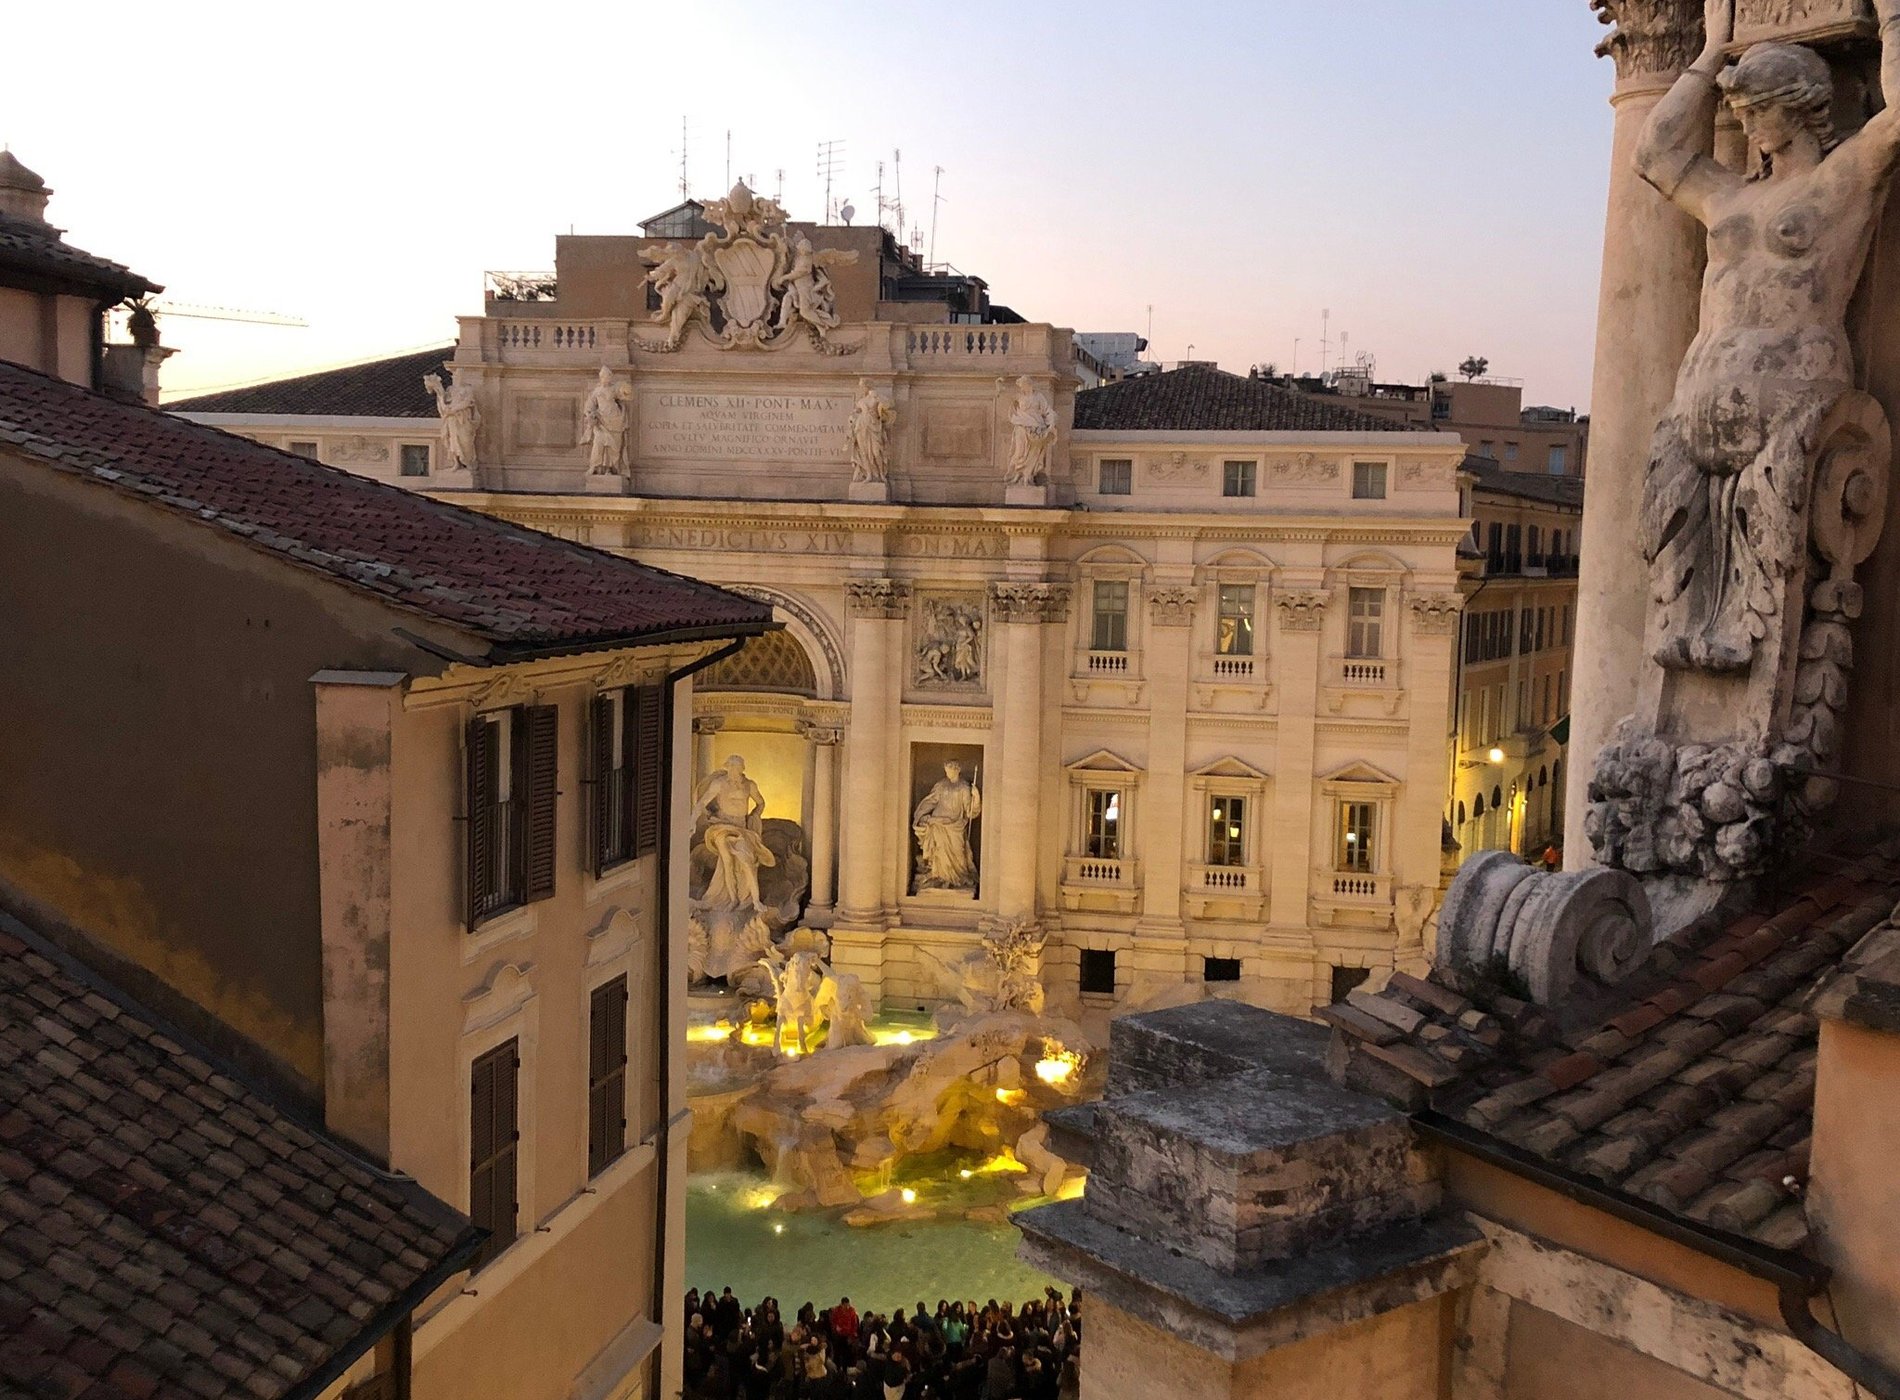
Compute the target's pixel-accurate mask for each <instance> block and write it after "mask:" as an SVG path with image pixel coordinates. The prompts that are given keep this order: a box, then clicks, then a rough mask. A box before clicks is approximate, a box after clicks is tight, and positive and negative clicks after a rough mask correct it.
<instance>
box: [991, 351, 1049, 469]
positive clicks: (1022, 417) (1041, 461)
mask: <svg viewBox="0 0 1900 1400" xmlns="http://www.w3.org/2000/svg"><path fill="white" fill-rule="evenodd" d="M1009 425H1010V427H1011V428H1012V429H1013V430H1014V432H1013V434H1012V436H1011V438H1010V444H1009V469H1008V471H1007V472H1005V473H1004V476H1003V481H1004V483H1005V484H1006V485H1009V486H1037V485H1040V484H1041V483H1042V482H1043V481H1044V480H1045V479H1046V478H1047V476H1048V472H1049V453H1050V451H1051V450H1052V449H1053V448H1054V447H1055V444H1056V406H1055V404H1054V403H1052V402H1051V401H1050V399H1049V396H1048V395H1047V394H1045V393H1044V392H1043V391H1042V390H1041V389H1038V388H1037V387H1036V385H1035V381H1033V380H1032V379H1030V377H1029V376H1028V375H1026V374H1025V375H1023V376H1021V377H1020V378H1018V379H1017V381H1016V408H1015V411H1014V412H1012V413H1011V414H1010V415H1009Z"/></svg>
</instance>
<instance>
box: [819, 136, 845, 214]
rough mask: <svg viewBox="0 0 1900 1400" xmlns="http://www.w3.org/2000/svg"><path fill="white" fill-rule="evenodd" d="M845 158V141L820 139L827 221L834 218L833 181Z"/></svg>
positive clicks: (821, 177) (820, 177) (820, 159)
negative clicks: (832, 201)
mask: <svg viewBox="0 0 1900 1400" xmlns="http://www.w3.org/2000/svg"><path fill="white" fill-rule="evenodd" d="M843 159H844V142H842V141H820V142H819V143H818V178H819V179H821V180H823V181H824V182H825V222H826V223H830V222H831V219H832V207H831V181H832V177H833V176H835V175H836V174H837V173H838V165H839V162H841V161H842V160H843Z"/></svg>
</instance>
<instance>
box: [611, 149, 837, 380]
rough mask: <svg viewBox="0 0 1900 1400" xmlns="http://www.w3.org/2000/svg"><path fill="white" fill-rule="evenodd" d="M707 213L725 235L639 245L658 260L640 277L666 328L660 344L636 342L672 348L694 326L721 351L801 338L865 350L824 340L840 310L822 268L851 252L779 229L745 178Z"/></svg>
mask: <svg viewBox="0 0 1900 1400" xmlns="http://www.w3.org/2000/svg"><path fill="white" fill-rule="evenodd" d="M705 216H706V219H707V221H708V222H710V223H713V224H716V225H717V226H718V227H720V228H721V229H723V230H724V232H723V233H709V234H707V235H705V237H703V238H701V239H700V240H699V241H698V242H696V243H688V244H666V243H652V244H648V245H647V246H646V247H645V248H642V249H641V250H640V251H641V254H642V255H643V256H645V257H648V258H651V259H653V260H654V261H655V263H656V264H657V265H656V266H655V267H654V269H653V270H652V271H651V272H649V273H648V274H647V281H649V282H651V283H652V284H653V285H654V287H655V288H657V289H658V291H659V293H660V308H659V310H658V311H656V312H654V314H653V320H654V321H655V322H656V323H658V324H660V325H663V326H665V327H666V337H665V338H664V339H663V340H638V341H636V342H635V343H636V344H637V345H638V347H639V348H640V349H642V350H647V351H673V350H677V349H679V347H680V342H681V341H683V340H684V339H685V338H686V333H687V331H688V330H690V329H692V328H693V327H694V326H698V327H699V328H700V329H701V331H702V332H703V333H704V334H705V335H706V336H707V338H708V339H710V340H712V341H713V342H714V343H715V344H717V345H720V346H722V347H724V348H726V349H728V350H767V349H773V348H776V347H778V346H781V345H786V344H789V343H791V342H792V341H794V340H796V339H797V338H798V337H799V336H800V335H803V336H805V337H807V338H809V340H810V342H811V344H812V346H813V347H814V348H815V349H818V350H822V351H824V352H826V353H828V354H833V355H849V354H853V353H855V352H856V351H858V350H859V349H862V348H863V347H861V346H856V345H851V346H843V345H836V344H834V343H833V342H832V340H831V332H832V331H834V330H836V329H837V327H838V307H837V297H836V294H835V292H834V291H833V288H832V285H831V276H830V273H829V271H828V269H830V268H833V267H838V266H842V265H845V264H849V263H855V262H856V261H857V260H858V255H857V254H856V253H855V252H853V251H850V250H848V249H839V248H824V249H818V248H813V247H812V244H811V239H809V238H808V237H806V236H805V235H804V234H802V233H794V232H792V231H791V230H789V229H788V228H787V227H786V221H785V211H784V209H782V208H781V207H780V206H779V202H778V201H777V200H776V199H770V198H767V197H766V196H765V195H761V194H755V193H754V192H753V191H752V190H751V189H749V188H748V187H747V186H746V183H745V181H743V180H741V181H740V182H739V183H738V184H736V185H734V186H733V187H732V192H731V193H730V194H728V195H727V196H726V197H725V198H724V199H715V200H713V201H711V202H710V203H708V204H707V205H706V210H705Z"/></svg>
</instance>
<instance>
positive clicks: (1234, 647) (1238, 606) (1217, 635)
mask: <svg viewBox="0 0 1900 1400" xmlns="http://www.w3.org/2000/svg"><path fill="white" fill-rule="evenodd" d="M1253 605H1254V591H1253V585H1252V584H1247V583H1223V584H1221V585H1220V600H1219V608H1218V611H1217V614H1216V617H1215V630H1214V654H1215V655H1217V656H1252V655H1253V617H1254V612H1253Z"/></svg>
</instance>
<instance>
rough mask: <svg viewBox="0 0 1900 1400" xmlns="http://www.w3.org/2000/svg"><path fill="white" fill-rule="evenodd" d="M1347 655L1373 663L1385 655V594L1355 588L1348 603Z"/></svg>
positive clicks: (1379, 591) (1349, 593) (1350, 591)
mask: <svg viewBox="0 0 1900 1400" xmlns="http://www.w3.org/2000/svg"><path fill="white" fill-rule="evenodd" d="M1346 655H1347V656H1348V657H1350V658H1352V659H1354V660H1371V659H1376V658H1378V657H1381V656H1384V655H1385V590H1384V589H1383V588H1352V589H1348V590H1347V599H1346Z"/></svg>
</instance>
